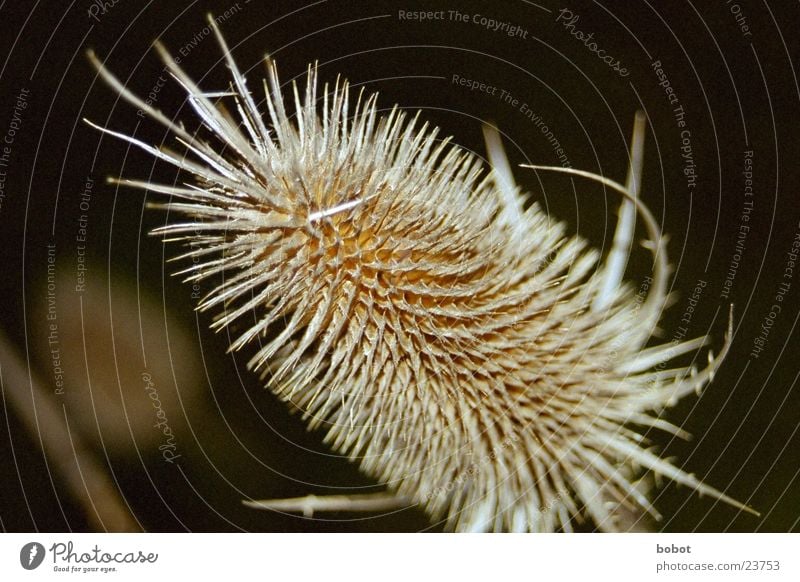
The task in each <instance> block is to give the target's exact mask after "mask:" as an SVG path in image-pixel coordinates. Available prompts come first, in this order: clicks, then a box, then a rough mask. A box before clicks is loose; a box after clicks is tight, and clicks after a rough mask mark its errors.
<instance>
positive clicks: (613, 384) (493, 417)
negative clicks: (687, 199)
mask: <svg viewBox="0 0 800 582" xmlns="http://www.w3.org/2000/svg"><path fill="white" fill-rule="evenodd" d="M209 21H210V23H211V26H212V27H213V29H214V31H215V33H216V36H217V39H218V41H219V43H220V45H221V47H222V51H223V52H224V54H225V58H226V61H227V65H228V68H229V69H230V72H231V75H232V85H231V87H230V90H229V91H227V92H224V93H204V92H203V91H202V90H201V89H200V88H199V87H197V85H195V83H194V82H193V81H192V80H191V79H190V78H189V77H188V76H187V75H186V73H185V72H184V71H183V70H181V68H180V67H178V66H177V65H176V64H175V62H174V61H173V60H172V59H171V58H170V56H169V54H168V53H167V52H166V50H165V49H164V48H163V47H162V46H161V45H157V47H158V50H159V52H160V53H161V56H162V57H163V59H164V62H165V63H166V65H167V67H168V68H169V70H170V71H171V73H172V75H173V76H174V77H175V79H177V81H178V82H179V83H180V84H181V85H182V86H183V88H184V89H185V90H186V92H187V95H188V102H189V104H190V105H191V107H192V108H193V109H194V111H195V112H196V113H197V115H198V117H199V118H200V120H201V121H202V124H203V126H204V128H205V130H207V132H208V133H210V135H211V137H212V138H213V140H215V143H211V142H207V141H204V140H203V139H201V138H200V137H198V135H197V134H195V133H190V132H189V131H187V130H186V129H184V127H183V126H182V125H179V124H177V123H174V122H172V121H170V120H169V119H168V118H167V117H166V116H164V115H163V114H162V113H160V112H159V111H157V110H156V109H154V108H153V107H151V106H150V105H149V104H147V103H145V102H144V101H142V100H141V99H139V98H138V97H136V96H135V95H134V94H132V93H131V92H130V91H128V90H127V89H126V88H125V87H123V86H122V84H121V83H120V82H119V81H118V80H116V79H115V78H114V77H113V76H112V75H111V74H110V73H109V72H107V71H106V70H105V69H104V68H103V66H102V65H101V64H100V63H99V61H97V59H96V58H95V57H94V56H93V55H92V56H91V58H92V60H93V61H94V62H95V64H96V66H97V68H98V71H99V72H100V75H101V76H102V77H103V78H104V79H105V80H106V81H107V82H108V83H109V84H110V85H111V86H112V87H114V88H115V89H116V90H117V91H118V92H119V93H120V94H121V95H122V97H124V98H125V99H126V100H127V101H129V102H131V103H133V104H134V105H136V106H137V107H139V108H140V109H142V110H143V111H145V112H146V113H147V114H148V115H149V116H150V117H151V118H153V119H155V120H156V121H158V122H160V123H162V124H164V125H165V126H166V127H167V128H169V129H170V130H171V131H172V132H173V133H174V134H175V136H176V137H177V139H178V141H179V142H180V143H181V144H182V145H183V146H184V147H185V148H186V150H187V154H186V155H184V154H177V153H172V152H170V151H168V150H166V149H163V148H162V149H157V148H155V147H152V146H150V145H147V144H145V143H143V142H141V141H139V140H137V139H135V138H133V137H129V136H126V135H123V134H120V133H116V132H113V131H110V130H108V129H104V128H98V129H101V131H104V132H106V133H108V134H111V135H114V136H116V137H118V138H120V139H123V140H126V141H128V142H131V143H133V144H135V145H137V146H139V147H141V148H143V149H145V150H146V151H148V152H149V153H151V154H152V155H153V156H155V157H157V158H159V159H161V160H165V161H167V162H169V163H171V164H173V165H174V166H176V167H177V168H179V169H181V170H184V171H185V172H187V173H188V174H189V175H190V176H191V177H192V180H193V181H192V183H190V184H187V185H186V186H182V187H179V186H170V185H161V184H155V183H150V182H139V181H131V180H123V181H122V183H124V184H128V185H131V186H135V187H138V188H142V189H146V190H150V191H154V192H159V193H162V194H166V195H169V196H171V197H172V198H173V199H172V200H171V201H170V202H169V203H168V204H167V205H166V206H167V207H168V208H169V209H170V210H171V211H177V212H179V213H182V214H183V215H185V216H186V217H187V220H186V222H180V223H174V224H171V225H168V226H166V227H163V228H161V229H158V230H157V231H156V232H158V233H160V234H165V235H169V236H170V237H171V238H173V239H174V238H178V239H182V240H184V241H185V243H186V244H187V245H188V247H189V250H188V252H186V253H185V254H184V255H183V258H186V259H191V266H189V267H188V268H187V269H186V270H185V271H183V273H185V274H187V275H188V280H190V281H200V280H204V279H207V278H210V277H217V278H221V279H222V282H221V283H220V284H218V285H217V286H216V287H215V288H214V289H213V290H212V291H211V292H210V293H208V295H207V296H206V298H205V299H204V300H203V301H202V302H201V303H200V305H199V309H201V310H203V311H205V310H209V309H221V314H220V315H219V317H218V318H217V319H216V320H215V321H214V323H213V325H212V327H213V328H214V329H217V330H219V329H222V328H224V327H226V326H231V325H232V324H233V323H234V322H243V323H244V322H247V326H248V327H247V328H246V331H244V332H243V333H241V335H239V336H238V339H236V340H235V341H234V342H233V344H232V345H231V349H233V350H239V349H241V348H243V347H245V346H248V345H250V344H258V349H257V351H256V353H255V355H254V356H253V358H252V359H251V360H250V362H249V366H250V367H251V368H252V369H253V370H256V371H259V372H261V373H262V374H263V377H265V378H268V386H269V388H270V389H271V390H272V391H273V392H275V394H277V395H278V396H279V397H280V398H282V399H283V400H285V401H286V402H287V403H290V405H291V406H292V407H295V408H296V409H298V410H299V411H300V412H301V413H302V416H303V419H305V421H306V422H307V424H308V426H309V427H314V428H316V427H319V428H322V429H324V430H325V431H326V433H327V442H329V443H330V445H331V446H332V447H333V448H334V449H335V450H337V451H339V452H341V453H343V454H345V455H347V456H348V457H349V458H350V459H352V460H353V461H356V462H358V463H359V465H360V467H361V469H362V470H363V471H364V472H365V473H367V474H369V475H371V476H372V477H374V478H375V479H378V480H379V481H381V482H383V483H386V484H387V486H388V487H389V489H390V490H391V491H393V492H395V493H397V494H398V495H400V496H403V497H405V498H407V499H409V500H411V501H412V502H414V503H418V504H420V505H421V506H422V507H424V509H425V510H426V511H427V512H428V513H429V514H430V515H431V517H432V518H443V519H444V520H445V521H446V524H447V525H448V526H449V527H450V528H452V529H455V530H459V531H463V530H495V531H499V530H512V531H553V530H556V529H558V528H565V529H569V528H570V524H571V522H572V520H573V519H574V518H580V517H581V516H583V515H587V514H588V516H589V517H590V518H591V519H593V520H594V522H595V523H596V524H598V525H599V526H600V527H601V528H603V529H615V528H618V527H621V526H620V524H619V523H618V521H617V520H616V519H615V517H616V515H617V510H618V509H619V507H621V506H622V505H626V504H627V505H630V504H631V503H633V504H635V505H638V506H639V507H641V508H643V509H644V510H647V511H649V512H651V513H655V510H654V509H653V508H652V506H651V504H650V503H649V501H648V499H647V497H646V496H645V495H644V494H643V493H642V492H641V491H640V488H639V487H637V484H636V483H634V482H633V481H632V479H633V478H634V477H635V476H636V475H637V474H638V473H639V472H640V471H641V469H642V468H644V469H648V470H650V471H653V472H654V473H656V474H658V475H664V476H667V477H669V478H670V479H673V480H674V481H676V482H678V483H682V484H684V485H688V486H690V487H692V488H693V489H695V490H697V491H698V492H700V493H706V494H709V495H712V496H714V497H716V498H719V499H722V500H724V501H726V502H728V503H730V504H731V505H734V506H736V507H739V508H742V509H747V508H745V507H744V506H742V505H741V504H739V503H738V502H736V501H734V500H732V499H730V498H729V497H727V496H725V495H723V494H722V493H720V492H718V491H716V490H715V489H713V488H711V487H709V486H707V485H705V484H703V483H701V482H700V481H698V480H697V479H696V478H695V477H694V476H692V475H689V474H687V473H685V472H683V471H682V470H680V469H678V468H676V467H675V466H673V465H671V464H670V463H668V462H667V461H665V460H663V459H661V458H659V457H658V456H657V455H655V454H654V453H653V452H651V451H650V450H648V449H647V448H646V443H645V442H644V440H643V438H642V436H641V435H640V434H639V433H637V432H636V431H634V430H633V427H634V426H636V425H639V426H642V427H656V428H659V429H664V430H669V431H673V432H675V433H679V432H680V431H679V430H678V429H677V428H676V427H673V426H672V425H670V424H668V423H667V422H665V421H663V420H661V419H659V418H658V416H657V413H658V412H659V411H660V410H661V409H662V408H663V407H665V406H666V405H668V404H670V403H672V402H675V401H676V400H677V399H680V398H681V397H683V396H684V395H686V394H688V393H690V392H692V391H693V390H695V389H699V387H701V386H703V385H704V384H705V383H707V382H708V381H709V379H710V378H711V377H712V375H713V373H714V371H715V370H716V369H717V367H718V365H719V362H720V360H721V358H722V357H724V353H725V352H726V351H727V347H728V344H729V337H728V340H726V343H725V347H724V348H723V350H722V353H721V354H720V357H718V358H716V359H715V358H713V357H711V356H709V364H708V366H707V367H706V368H705V369H703V370H700V371H698V370H696V369H694V368H681V367H679V368H674V369H666V367H665V364H666V362H668V361H669V360H672V359H673V358H674V357H676V356H679V355H681V354H686V353H688V352H691V351H694V350H697V349H698V348H700V347H701V346H702V345H703V344H704V342H705V338H700V339H697V340H693V341H687V342H683V343H678V344H675V343H672V344H667V345H662V346H655V347H649V348H645V345H646V344H647V342H648V340H649V339H650V338H651V335H652V332H653V329H654V328H655V326H656V324H657V322H658V319H659V316H660V313H661V310H662V308H663V307H664V303H665V300H666V297H665V296H666V291H665V289H666V284H667V276H668V265H667V262H666V253H665V249H664V245H663V238H662V236H661V233H660V231H659V228H658V226H657V224H656V222H655V221H654V219H653V217H652V216H651V215H650V213H649V212H648V211H647V209H646V208H645V207H644V205H643V204H642V203H641V202H640V201H639V200H638V198H637V197H636V192H637V191H638V181H639V178H638V174H639V171H638V169H637V165H638V164H640V163H641V130H642V128H643V125H642V124H643V122H642V120H641V119H639V121H638V123H639V131H638V132H637V133H636V134H635V137H636V136H638V137H636V139H635V140H634V141H637V140H638V146H637V145H635V147H634V149H633V157H634V158H635V159H634V161H633V163H632V166H631V168H632V172H631V176H629V180H628V184H627V185H626V186H621V185H619V184H617V183H615V182H612V181H610V180H608V179H606V178H603V177H600V176H596V175H594V174H588V173H586V172H580V171H576V170H563V169H561V168H559V169H560V170H562V171H568V172H569V173H571V174H573V175H577V176H585V177H589V178H592V179H595V180H598V181H600V182H601V183H603V184H604V185H606V186H607V187H609V188H611V189H613V190H616V191H618V192H619V193H621V194H622V195H623V196H624V200H625V201H624V202H623V207H622V210H621V219H620V226H619V228H618V231H617V236H616V239H615V243H614V247H613V249H612V251H611V254H610V256H609V258H608V260H607V261H606V262H605V263H603V264H602V265H599V264H598V261H599V254H598V252H596V251H595V250H592V249H590V248H588V246H587V243H586V242H585V241H584V240H582V239H580V238H578V237H576V236H567V235H566V234H565V227H564V225H563V224H561V223H557V222H556V221H554V220H553V219H551V218H550V217H549V216H548V215H547V214H545V213H544V212H543V211H542V209H541V208H540V206H539V205H538V204H533V205H532V206H530V207H529V208H528V209H527V210H523V196H522V194H521V192H520V190H519V188H518V187H517V186H515V185H514V180H513V177H512V175H511V171H510V168H509V165H508V162H507V160H506V158H505V155H504V153H503V149H502V146H501V144H500V140H499V137H498V135H497V133H496V131H495V130H493V129H487V130H486V137H487V145H488V150H489V157H490V161H491V163H492V166H493V171H492V172H490V173H488V175H485V176H484V177H482V172H483V166H482V163H481V161H480V160H479V159H478V158H477V157H476V156H474V155H472V154H470V153H468V152H466V151H465V150H463V149H461V148H459V147H457V146H455V145H451V144H450V143H449V140H447V139H445V140H439V139H438V138H437V131H436V130H430V129H429V128H428V126H427V125H421V126H420V125H419V122H418V121H417V118H414V119H412V120H408V119H407V118H406V116H405V115H404V114H403V113H401V112H400V111H398V109H397V108H395V109H393V110H392V111H391V112H390V113H389V114H388V116H385V117H381V116H379V115H378V113H377V109H376V98H375V96H372V97H369V98H368V99H366V100H363V99H362V98H361V96H359V98H358V99H357V100H356V101H355V103H353V101H352V100H351V98H350V96H349V93H348V85H347V83H346V82H344V83H339V82H338V81H337V83H336V86H335V87H334V88H333V90H332V91H329V90H328V87H327V86H325V88H324V91H323V95H322V97H321V100H322V103H321V104H320V103H319V100H318V94H317V72H316V68H315V67H311V68H310V69H309V72H308V79H307V81H306V86H305V97H304V100H303V101H301V99H300V92H299V91H298V89H297V87H296V86H295V87H294V102H295V103H294V107H295V112H294V114H293V116H292V115H290V113H288V112H287V110H286V104H285V102H284V99H283V97H282V96H281V91H280V84H279V81H278V75H277V71H276V68H275V64H274V63H273V62H272V61H271V60H269V59H267V66H268V83H266V82H265V84H264V85H265V99H266V109H267V111H268V121H269V123H268V124H267V123H266V122H265V120H264V118H263V117H262V114H261V113H260V112H259V109H258V107H257V104H256V102H255V100H254V97H253V96H252V95H251V93H250V92H249V91H248V89H247V87H246V84H245V79H244V77H243V76H242V74H241V73H240V71H239V69H238V68H237V66H236V64H235V62H234V61H233V58H232V56H231V53H230V50H229V49H228V47H227V45H226V44H225V41H224V40H223V38H222V36H221V34H220V32H219V30H218V29H217V27H216V25H215V22H214V20H213V19H209ZM225 103H227V104H229V105H231V106H233V107H234V108H235V111H236V113H237V116H236V117H234V116H232V115H230V114H229V113H228V112H227V109H226V108H225V106H224V104H225ZM291 117H294V120H292V119H291ZM95 127H96V126H95ZM551 169H555V168H551ZM635 210H636V211H638V214H640V215H641V216H642V217H643V219H644V222H645V224H646V226H647V228H648V237H649V243H648V244H649V247H650V249H651V250H652V252H653V254H654V257H655V268H654V273H653V277H652V278H651V279H649V291H648V292H645V293H642V292H639V293H636V292H634V290H633V289H632V288H631V286H629V285H623V284H621V283H620V281H621V278H622V273H623V271H624V268H625V263H626V261H627V254H628V252H629V250H630V240H631V237H632V230H633V219H634V216H635V212H634V211H635ZM645 296H646V297H645ZM729 334H730V331H729Z"/></svg>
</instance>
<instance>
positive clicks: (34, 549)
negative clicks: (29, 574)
mask: <svg viewBox="0 0 800 582" xmlns="http://www.w3.org/2000/svg"><path fill="white" fill-rule="evenodd" d="M44 553H45V552H44V546H43V545H42V544H40V543H39V542H29V543H27V544H25V545H24V546H22V549H21V550H20V551H19V563H20V564H22V567H23V568H25V569H26V570H35V569H36V568H38V567H39V566H41V564H42V562H43V561H44Z"/></svg>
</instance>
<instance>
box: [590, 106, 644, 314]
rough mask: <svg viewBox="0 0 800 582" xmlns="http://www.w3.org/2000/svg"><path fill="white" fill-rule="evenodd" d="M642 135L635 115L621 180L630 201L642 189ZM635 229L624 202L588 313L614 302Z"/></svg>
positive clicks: (629, 206)
mask: <svg viewBox="0 0 800 582" xmlns="http://www.w3.org/2000/svg"><path fill="white" fill-rule="evenodd" d="M644 131H645V116H644V113H642V112H641V111H637V112H636V116H635V117H634V120H633V136H632V138H631V162H630V166H629V168H628V177H627V179H626V180H625V189H626V190H628V192H630V194H631V196H632V197H633V199H637V198H638V197H639V192H640V189H641V185H642V164H643V162H644ZM635 225H636V209H635V207H634V205H633V202H632V201H631V200H629V199H627V198H625V199H624V200H623V201H622V204H621V205H620V207H619V221H618V222H617V230H616V232H615V233H614V242H613V244H612V247H611V251H610V252H609V254H608V258H607V259H606V263H605V266H604V272H605V275H604V277H603V281H602V283H601V286H600V291H599V292H598V293H597V295H595V298H594V301H593V302H592V311H602V310H603V309H605V308H606V307H608V306H609V305H610V304H611V302H612V301H613V299H614V294H615V293H616V291H617V289H618V288H619V285H620V283H621V282H622V277H623V275H624V274H625V268H626V266H627V264H628V258H629V257H630V252H631V246H632V245H633V232H634V227H635Z"/></svg>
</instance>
